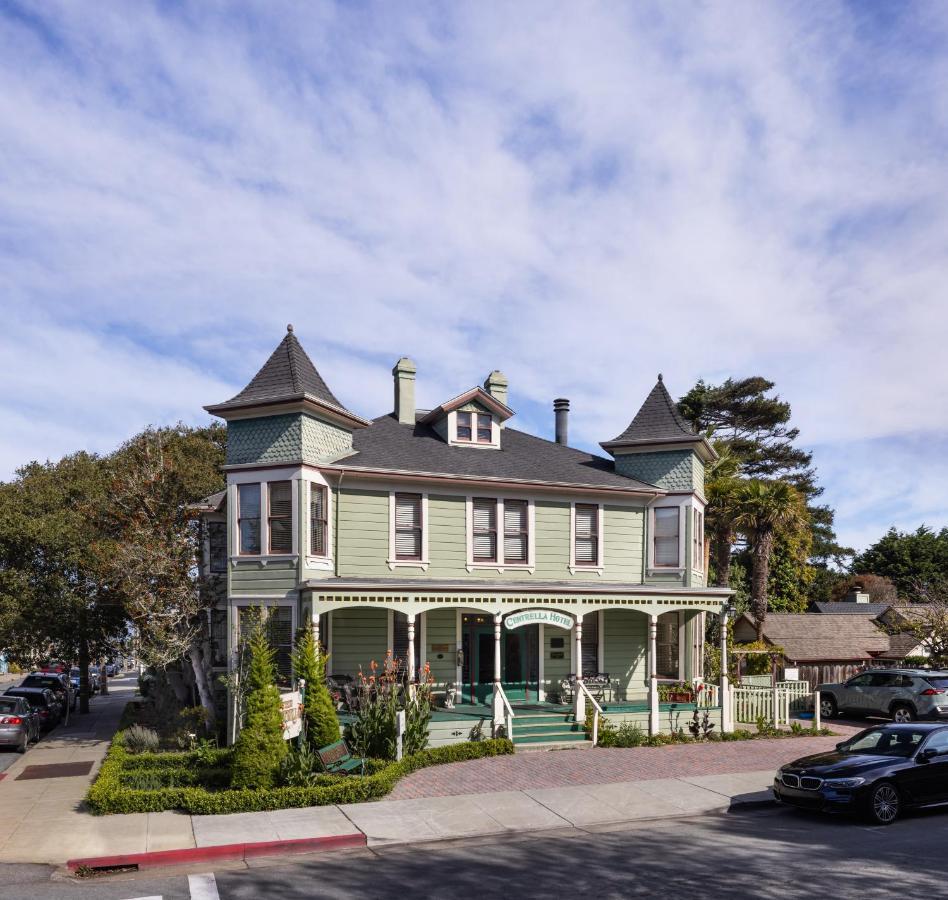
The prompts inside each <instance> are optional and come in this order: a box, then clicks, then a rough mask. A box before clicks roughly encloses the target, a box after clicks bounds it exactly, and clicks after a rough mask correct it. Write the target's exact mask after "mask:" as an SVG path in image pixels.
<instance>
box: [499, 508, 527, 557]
mask: <svg viewBox="0 0 948 900" xmlns="http://www.w3.org/2000/svg"><path fill="white" fill-rule="evenodd" d="M527 537H528V535H527V504H526V501H524V500H508V501H506V502H505V503H504V562H526V561H527Z"/></svg>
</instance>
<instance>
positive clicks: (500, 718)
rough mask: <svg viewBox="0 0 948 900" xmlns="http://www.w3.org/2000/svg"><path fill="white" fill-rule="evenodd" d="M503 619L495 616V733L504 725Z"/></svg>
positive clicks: (492, 702)
mask: <svg viewBox="0 0 948 900" xmlns="http://www.w3.org/2000/svg"><path fill="white" fill-rule="evenodd" d="M502 622H503V619H502V618H501V616H500V614H499V613H498V614H497V615H496V616H494V696H493V698H492V701H491V705H492V706H493V719H494V732H495V733H496V731H497V728H498V727H500V726H502V725H503V724H504V704H503V702H502V701H501V699H500V690H501V688H500V631H501V623H502Z"/></svg>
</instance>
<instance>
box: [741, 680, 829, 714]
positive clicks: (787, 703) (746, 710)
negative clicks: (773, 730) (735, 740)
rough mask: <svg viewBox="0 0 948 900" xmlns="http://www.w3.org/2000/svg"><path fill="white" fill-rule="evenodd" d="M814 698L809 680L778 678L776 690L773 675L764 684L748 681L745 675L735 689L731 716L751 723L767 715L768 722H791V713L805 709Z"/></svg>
mask: <svg viewBox="0 0 948 900" xmlns="http://www.w3.org/2000/svg"><path fill="white" fill-rule="evenodd" d="M749 677H751V678H755V679H757V678H766V676H749ZM810 697H811V693H810V686H809V684H808V683H807V682H805V681H778V682H777V685H776V690H774V688H773V686H772V685H771V683H770V679H769V678H767V683H766V684H760V683H755V682H750V683H748V678H747V677H745V678H744V679H743V681H742V683H741V684H739V685H736V686H735V687H733V688H732V689H731V718H732V721H734V722H740V723H742V724H748V723H753V722H756V721H757V719H758V718H759V717H760V716H763V717H764V720H765V721H767V722H772V723H773V724H774V725H789V724H790V714H791V712H798V711H801V710H803V709H805V708H806V707H807V706H808V705H809V703H810ZM775 702H776V710H775V709H774V703H775Z"/></svg>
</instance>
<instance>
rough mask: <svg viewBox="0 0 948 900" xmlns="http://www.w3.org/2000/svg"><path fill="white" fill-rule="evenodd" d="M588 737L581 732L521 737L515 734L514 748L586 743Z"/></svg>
mask: <svg viewBox="0 0 948 900" xmlns="http://www.w3.org/2000/svg"><path fill="white" fill-rule="evenodd" d="M585 740H587V738H586V735H585V734H584V733H583V732H581V731H565V732H562V733H560V732H551V733H549V734H532V735H525V736H521V735H519V734H517V732H516V731H515V732H514V739H513V742H514V746H517V745H518V744H565V743H569V742H573V741H585Z"/></svg>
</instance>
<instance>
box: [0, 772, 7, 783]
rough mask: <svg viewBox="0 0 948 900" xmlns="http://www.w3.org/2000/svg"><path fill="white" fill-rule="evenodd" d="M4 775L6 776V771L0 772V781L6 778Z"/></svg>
mask: <svg viewBox="0 0 948 900" xmlns="http://www.w3.org/2000/svg"><path fill="white" fill-rule="evenodd" d="M6 777H7V773H6V772H0V781H3V779H4V778H6Z"/></svg>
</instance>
